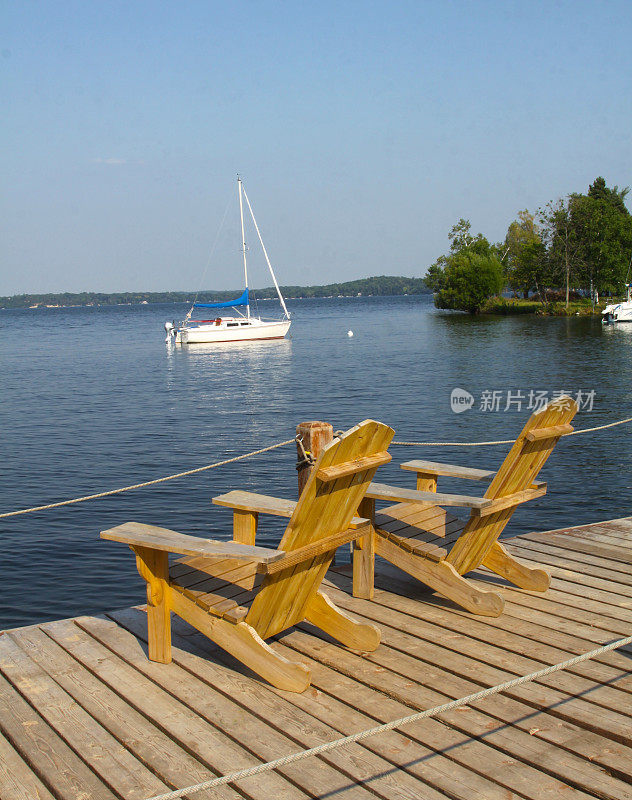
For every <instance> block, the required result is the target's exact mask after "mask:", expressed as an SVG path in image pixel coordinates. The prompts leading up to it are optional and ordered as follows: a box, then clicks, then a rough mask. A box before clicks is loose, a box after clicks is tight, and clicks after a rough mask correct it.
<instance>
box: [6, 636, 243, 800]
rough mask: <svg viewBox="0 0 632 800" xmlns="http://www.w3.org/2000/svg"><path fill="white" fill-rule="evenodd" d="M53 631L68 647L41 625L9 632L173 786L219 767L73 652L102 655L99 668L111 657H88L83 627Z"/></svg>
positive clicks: (223, 790) (222, 793)
mask: <svg viewBox="0 0 632 800" xmlns="http://www.w3.org/2000/svg"><path fill="white" fill-rule="evenodd" d="M53 631H54V632H55V634H56V636H57V637H58V638H59V639H60V640H61V642H62V643H65V644H66V646H67V647H68V649H69V651H70V652H68V651H67V650H65V649H64V648H63V647H62V646H61V645H60V644H58V643H57V642H56V641H55V640H54V639H52V638H51V636H50V635H47V634H46V633H44V631H43V630H41V629H40V628H37V627H33V628H23V629H22V630H19V631H16V632H15V633H11V634H10V636H11V637H12V638H13V639H15V641H16V642H17V644H18V645H19V646H20V647H21V648H22V649H23V650H24V651H25V652H27V653H28V655H29V656H30V657H31V658H32V659H33V660H34V661H37V663H38V664H39V665H40V666H41V667H42V668H43V669H44V670H46V672H47V673H48V674H49V675H50V677H51V678H52V679H53V680H54V681H56V682H57V683H58V684H59V685H60V686H61V687H62V688H63V689H64V690H65V691H66V692H68V694H69V695H71V696H72V698H73V699H74V700H75V702H77V703H79V704H80V705H81V707H82V708H83V709H85V710H86V711H87V712H88V713H89V714H91V715H92V716H93V717H94V718H95V719H96V720H97V721H98V722H99V723H100V724H101V725H102V726H103V727H104V728H106V729H107V730H108V731H109V732H110V733H111V734H112V735H113V736H115V737H116V738H117V739H118V741H120V742H121V743H122V744H123V745H124V746H125V747H127V748H128V749H129V750H131V751H132V752H134V753H136V754H137V756H138V757H139V758H140V759H141V760H142V761H143V763H144V764H146V765H147V766H148V767H149V768H150V769H151V770H152V771H153V772H154V773H155V774H156V775H158V776H159V777H160V778H161V779H162V780H163V781H164V782H165V784H166V785H168V786H169V787H170V788H175V787H178V786H184V785H186V784H187V782H190V781H196V782H202V781H205V780H209V779H210V778H213V777H215V775H216V774H217V773H216V772H211V771H210V770H209V769H208V768H206V767H204V766H203V765H202V764H200V762H199V761H197V760H196V759H195V758H193V757H192V756H191V755H189V753H188V752H187V751H186V750H185V749H184V748H183V747H181V746H179V745H178V744H176V742H174V741H173V739H171V737H170V736H168V735H167V734H166V733H164V732H163V731H162V730H161V729H160V728H159V727H158V726H156V725H153V724H152V723H151V722H150V721H149V720H148V719H147V718H146V717H145V716H143V715H142V714H140V713H139V712H138V711H136V709H134V707H133V706H131V705H130V704H128V703H127V702H126V700H125V698H124V697H121V696H120V695H119V694H117V693H116V692H114V691H113V690H112V689H111V688H110V687H109V686H107V685H106V684H105V683H104V682H103V681H101V680H99V677H97V676H96V675H94V674H93V673H92V672H91V671H90V670H89V669H87V668H86V667H85V666H84V665H83V664H82V663H81V662H80V661H78V660H76V658H73V656H72V655H71V652H72V653H74V654H76V655H79V654H80V653H81V652H83V653H84V658H85V660H86V661H87V663H88V664H92V663H94V661H95V659H99V663H100V666H101V670H103V662H104V661H107V660H111V659H112V656H111V655H110V654H108V653H106V652H103V651H99V652H96V653H94V652H93V653H92V654H91V656H90V657H87V658H86V654H87V651H88V650H89V649H90V642H89V640H88V639H87V637H85V638H84V636H82V634H83V631H81V630H80V629H79V628H77V626H76V625H74V624H73V623H53V624H52V625H51V627H50V628H49V629H48V632H49V634H50V633H51V632H53ZM117 676H118V678H117V691H120V690H121V684H122V683H123V681H124V676H122V675H121V672H120V671H118V672H117ZM137 688H138V687H137ZM152 700H153V703H152V705H153V711H154V714H156V713H168V710H167V709H165V708H160V707H159V705H158V704H157V702H156V698H155V697H154V698H152ZM0 796H2V795H0ZM211 797H212V798H220V797H221V798H226V799H227V800H228V799H230V800H234V799H235V798H238V797H241V795H238V794H237V793H236V792H235V791H234V790H233V789H231V788H230V787H220V788H219V789H217V790H215V791H214V792H208V791H207V792H200V793H199V798H200V800H204V798H211Z"/></svg>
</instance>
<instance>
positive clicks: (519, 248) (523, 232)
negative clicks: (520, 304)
mask: <svg viewBox="0 0 632 800" xmlns="http://www.w3.org/2000/svg"><path fill="white" fill-rule="evenodd" d="M545 258H546V252H545V248H544V244H543V242H542V236H541V234H540V228H539V227H538V225H537V224H536V221H535V216H534V215H533V214H531V213H530V212H529V211H527V210H526V209H525V210H524V211H519V212H518V219H517V220H514V221H513V222H512V223H511V224H510V226H509V228H508V229H507V235H506V236H505V244H504V250H503V254H502V260H503V266H504V268H505V275H506V278H507V283H508V285H509V287H510V288H511V289H513V290H514V291H515V292H522V293H523V296H524V297H525V298H527V297H528V296H529V291H530V290H532V289H535V288H536V285H537V284H538V282H539V280H538V279H540V281H541V278H542V275H541V271H542V265H543V262H544V260H545Z"/></svg>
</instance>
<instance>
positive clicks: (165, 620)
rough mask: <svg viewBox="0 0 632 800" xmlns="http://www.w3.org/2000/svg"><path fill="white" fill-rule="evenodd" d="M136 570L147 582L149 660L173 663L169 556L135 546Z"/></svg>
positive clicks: (161, 552) (159, 551) (158, 551)
mask: <svg viewBox="0 0 632 800" xmlns="http://www.w3.org/2000/svg"><path fill="white" fill-rule="evenodd" d="M132 550H133V551H134V552H135V553H136V567H137V569H138V572H139V574H140V575H141V577H143V578H144V579H145V580H146V581H147V634H148V635H147V646H148V650H149V660H150V661H158V662H159V663H160V664H169V663H170V662H171V609H170V607H169V595H170V591H171V590H170V589H169V556H168V554H167V553H165V552H163V551H161V550H152V549H150V548H148V547H133V548H132Z"/></svg>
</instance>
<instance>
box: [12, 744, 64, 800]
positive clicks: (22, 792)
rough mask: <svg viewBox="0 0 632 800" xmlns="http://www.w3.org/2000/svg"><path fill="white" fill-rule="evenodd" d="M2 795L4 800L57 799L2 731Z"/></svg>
mask: <svg viewBox="0 0 632 800" xmlns="http://www.w3.org/2000/svg"><path fill="white" fill-rule="evenodd" d="M0 797H2V798H3V800H55V798H54V797H53V795H52V794H51V793H50V792H49V791H48V789H47V788H46V787H45V786H44V784H43V783H42V782H41V781H40V779H39V778H38V777H37V775H35V773H34V772H32V771H31V769H30V767H29V765H28V764H27V763H26V762H25V761H24V760H23V759H22V758H21V756H20V755H19V754H18V752H17V751H16V750H14V748H13V747H12V746H11V744H10V743H9V742H8V740H7V739H5V738H4V736H3V735H2V734H1V733H0Z"/></svg>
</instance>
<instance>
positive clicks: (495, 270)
mask: <svg viewBox="0 0 632 800" xmlns="http://www.w3.org/2000/svg"><path fill="white" fill-rule="evenodd" d="M448 239H449V240H450V252H449V253H448V255H443V256H439V258H438V259H437V260H436V261H435V263H434V264H432V265H431V266H430V268H429V269H428V272H427V274H426V278H425V281H426V285H427V286H428V288H430V289H432V290H433V291H434V292H435V298H434V302H435V305H436V306H437V308H450V309H454V310H457V311H468V312H469V313H470V314H476V313H478V312H479V311H480V310H481V308H482V306H483V305H484V304H485V301H486V300H488V299H489V298H490V297H492V296H493V295H495V294H498V293H499V292H500V291H501V290H502V288H503V286H504V276H503V269H502V264H501V263H500V259H499V258H498V256H497V255H496V253H495V252H494V247H493V246H492V245H490V243H489V242H488V241H487V239H486V238H485V237H484V236H483V235H482V234H480V233H479V234H477V235H476V236H473V235H472V234H471V225H470V222H469V221H468V220H464V219H460V220H459V221H458V222H457V224H456V225H454V226H453V227H452V229H451V231H450V233H449V234H448Z"/></svg>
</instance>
